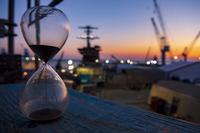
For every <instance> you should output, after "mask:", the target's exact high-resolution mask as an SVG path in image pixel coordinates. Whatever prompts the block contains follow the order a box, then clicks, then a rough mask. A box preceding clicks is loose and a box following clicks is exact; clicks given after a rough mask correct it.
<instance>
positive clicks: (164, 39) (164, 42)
mask: <svg viewBox="0 0 200 133" xmlns="http://www.w3.org/2000/svg"><path fill="white" fill-rule="evenodd" d="M153 3H154V7H155V11H156V13H157V16H158V19H159V22H160V27H161V29H162V33H163V35H162V36H161V34H160V32H159V30H158V27H157V25H156V23H155V21H154V19H153V18H152V19H151V21H152V24H153V27H154V30H155V33H156V37H157V39H158V41H159V46H160V49H161V59H162V65H165V64H166V52H170V46H169V41H168V36H167V32H166V28H165V24H164V20H163V17H162V13H161V10H160V7H159V5H158V3H157V1H156V0H153ZM170 54H171V52H170Z"/></svg>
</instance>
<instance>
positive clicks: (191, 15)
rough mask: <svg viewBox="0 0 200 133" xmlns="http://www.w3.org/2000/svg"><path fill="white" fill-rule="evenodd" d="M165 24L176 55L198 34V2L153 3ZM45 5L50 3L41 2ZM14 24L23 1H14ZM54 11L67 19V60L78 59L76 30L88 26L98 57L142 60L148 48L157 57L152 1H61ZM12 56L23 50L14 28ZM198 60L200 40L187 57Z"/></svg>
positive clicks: (2, 8)
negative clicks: (64, 15)
mask: <svg viewBox="0 0 200 133" xmlns="http://www.w3.org/2000/svg"><path fill="white" fill-rule="evenodd" d="M157 1H158V3H159V5H160V7H161V10H162V14H163V17H164V20H165V24H166V28H167V33H168V36H169V40H170V46H171V50H172V52H173V54H174V55H180V54H181V52H182V51H183V49H184V47H185V46H187V45H189V44H190V43H191V42H192V40H193V39H194V37H195V36H196V34H197V33H198V32H199V31H200V8H199V7H200V0H157ZM6 2H7V0H0V18H5V17H6V11H7V9H6V6H7V4H6ZM41 2H42V5H46V4H48V3H49V2H50V0H41ZM15 7H16V8H15V11H16V12H15V15H16V17H15V21H16V23H17V24H18V25H19V23H20V19H21V16H22V14H23V13H24V12H25V10H26V0H16V5H15ZM57 8H59V9H61V10H62V11H63V12H64V13H65V14H66V15H67V16H68V18H69V21H70V25H71V31H70V36H69V38H68V40H67V42H66V45H65V46H64V48H63V50H64V51H65V56H66V57H67V58H80V55H79V53H78V52H77V48H78V47H82V46H84V45H85V42H84V41H83V40H79V39H77V37H78V36H80V35H82V34H83V31H82V30H79V29H78V26H84V25H87V24H89V25H92V26H97V27H99V30H95V32H94V35H97V36H99V37H100V39H99V40H95V41H93V44H98V45H100V46H101V47H102V52H101V57H102V58H109V57H110V55H111V54H114V55H115V56H116V57H118V58H131V59H144V56H145V54H146V51H147V49H148V47H149V46H151V53H150V56H154V55H157V56H160V50H159V46H158V44H157V40H156V37H155V34H154V29H153V27H152V24H151V21H150V18H151V17H155V18H156V22H157V24H158V19H157V16H156V14H155V13H153V10H154V7H153V2H152V0H64V1H63V2H62V3H61V4H60V5H59V6H57ZM15 31H16V33H17V34H18V36H17V37H16V38H15V42H16V45H15V52H16V53H20V52H22V51H23V49H22V46H21V45H20V44H22V45H23V47H27V45H26V43H25V41H24V39H23V37H22V34H21V30H20V27H16V28H15ZM2 47H6V38H5V39H0V48H2ZM198 56H200V38H199V40H198V41H197V43H196V45H195V47H194V48H193V51H192V53H191V54H190V57H193V58H197V57H198Z"/></svg>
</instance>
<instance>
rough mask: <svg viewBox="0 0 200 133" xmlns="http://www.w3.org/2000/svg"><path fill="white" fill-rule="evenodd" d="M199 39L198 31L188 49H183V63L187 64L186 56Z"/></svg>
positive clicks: (199, 33)
mask: <svg viewBox="0 0 200 133" xmlns="http://www.w3.org/2000/svg"><path fill="white" fill-rule="evenodd" d="M199 37H200V31H199V32H198V34H197V35H196V36H195V38H194V40H193V41H192V43H191V44H190V47H189V48H188V47H185V48H184V51H183V53H182V56H183V60H184V62H187V58H188V55H189V53H190V52H191V51H192V49H193V47H194V45H195V44H196V42H197V40H198V38H199Z"/></svg>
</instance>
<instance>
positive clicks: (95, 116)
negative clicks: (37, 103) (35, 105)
mask: <svg viewBox="0 0 200 133" xmlns="http://www.w3.org/2000/svg"><path fill="white" fill-rule="evenodd" d="M24 86H25V84H8V85H1V86H0V133H47V132H48V133H55V132H59V133H200V125H199V124H195V123H189V122H186V121H182V120H178V119H175V118H172V117H167V116H164V115H159V114H156V113H152V112H147V111H144V110H141V109H138V108H135V107H131V106H125V105H120V104H117V103H113V102H110V101H105V100H102V99H98V98H96V97H92V96H89V95H86V94H83V93H78V92H76V91H74V90H72V89H69V98H70V102H69V105H68V108H67V110H66V111H65V113H64V115H63V117H61V118H59V119H57V120H54V121H48V122H42V123H41V122H40V123H39V122H35V121H31V120H28V119H27V118H26V117H25V116H24V115H23V114H22V113H21V112H20V109H19V105H18V103H19V94H20V91H21V89H22V88H24Z"/></svg>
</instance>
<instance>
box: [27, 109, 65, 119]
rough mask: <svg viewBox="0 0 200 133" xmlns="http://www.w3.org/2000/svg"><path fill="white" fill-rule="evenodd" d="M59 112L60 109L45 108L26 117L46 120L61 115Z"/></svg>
mask: <svg viewBox="0 0 200 133" xmlns="http://www.w3.org/2000/svg"><path fill="white" fill-rule="evenodd" d="M61 114H62V112H61V111H60V110H57V109H49V108H45V109H41V110H37V111H35V112H32V113H31V114H30V115H29V116H28V117H29V118H30V119H31V120H36V121H46V120H53V119H57V118H58V117H60V116H61Z"/></svg>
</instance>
